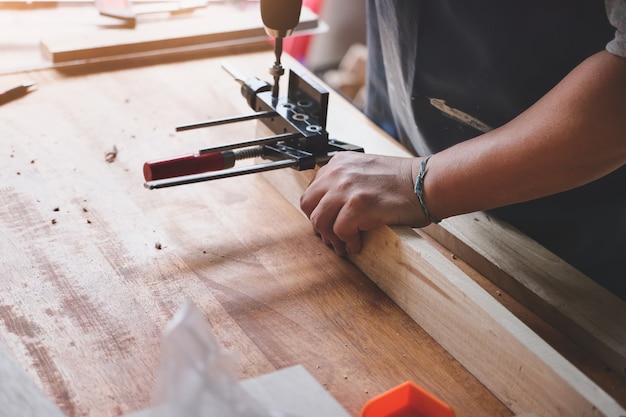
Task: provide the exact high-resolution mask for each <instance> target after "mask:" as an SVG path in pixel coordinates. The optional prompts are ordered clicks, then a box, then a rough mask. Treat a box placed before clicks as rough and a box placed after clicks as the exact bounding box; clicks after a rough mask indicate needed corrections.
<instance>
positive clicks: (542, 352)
mask: <svg viewBox="0 0 626 417" xmlns="http://www.w3.org/2000/svg"><path fill="white" fill-rule="evenodd" d="M353 261H354V262H355V263H356V264H357V265H358V266H359V268H360V269H361V270H362V271H364V272H365V273H366V274H367V275H368V276H369V277H370V278H372V280H373V281H374V282H376V284H377V285H378V286H379V287H380V288H382V289H383V291H385V292H386V293H387V294H388V295H389V296H390V297H391V298H392V299H393V300H394V301H395V302H396V303H398V305H400V306H401V307H402V308H403V309H404V310H405V311H406V312H407V313H408V314H409V315H410V316H411V317H413V319H414V320H416V321H417V322H418V323H419V324H420V325H421V326H422V327H424V328H425V329H426V331H428V333H429V334H430V335H431V336H433V337H434V338H435V339H436V340H437V341H439V342H440V343H441V344H442V346H444V347H446V349H447V350H448V351H449V352H450V353H451V354H452V355H453V356H454V357H455V358H457V359H458V360H460V361H461V362H462V363H463V364H464V366H466V367H467V368H468V369H469V370H470V372H472V374H474V375H475V376H477V377H478V378H479V379H480V380H481V381H482V382H483V383H484V384H485V385H486V386H487V387H488V388H489V389H490V390H491V391H492V392H493V393H495V394H496V395H498V397H499V398H500V399H501V400H502V401H503V402H504V403H505V404H507V405H509V407H510V408H511V409H512V410H513V411H514V412H517V413H522V412H528V411H534V412H537V413H538V414H540V415H546V416H559V415H562V416H573V415H602V416H615V417H617V416H623V415H625V413H626V410H624V409H623V408H622V407H621V406H619V404H617V403H616V402H615V400H613V399H612V398H610V397H609V396H608V395H607V394H606V393H605V392H603V391H602V390H601V389H600V388H599V387H598V386H596V385H595V384H594V383H593V382H592V381H590V380H589V379H588V378H587V377H586V376H585V375H583V374H582V373H581V372H580V371H578V370H577V369H576V368H575V367H574V366H573V365H572V364H570V363H569V362H567V361H566V360H565V359H563V357H562V356H560V355H559V354H558V353H557V352H556V351H554V349H552V348H551V347H550V346H549V345H547V344H546V343H545V342H543V341H542V340H541V339H540V338H539V337H538V336H537V335H536V334H534V333H533V332H532V331H530V330H529V329H528V328H527V327H526V326H525V325H523V324H522V323H521V322H520V321H519V320H517V319H516V318H515V317H514V316H513V315H512V314H511V313H509V312H508V311H507V310H506V309H505V308H504V307H502V306H501V305H500V304H499V303H497V302H496V301H495V300H494V299H493V297H491V296H490V295H489V294H487V293H486V292H485V291H484V290H482V288H480V287H479V286H478V285H477V284H476V283H475V282H474V281H473V280H472V279H471V278H469V277H467V275H465V274H464V273H462V271H460V270H459V269H458V268H456V266H454V264H453V263H452V262H450V260H448V259H447V258H445V257H444V256H443V255H442V254H441V253H440V252H438V251H436V250H434V249H433V248H432V246H430V245H429V244H428V243H427V242H426V241H425V240H423V239H422V238H420V237H419V236H418V235H417V234H415V233H414V232H413V231H412V230H411V229H409V228H394V229H391V228H380V229H379V230H377V231H374V232H372V233H368V234H366V241H365V245H364V248H363V252H362V253H361V254H359V255H358V256H355V257H353ZM468 347H471V348H468ZM476 352H480V355H476Z"/></svg>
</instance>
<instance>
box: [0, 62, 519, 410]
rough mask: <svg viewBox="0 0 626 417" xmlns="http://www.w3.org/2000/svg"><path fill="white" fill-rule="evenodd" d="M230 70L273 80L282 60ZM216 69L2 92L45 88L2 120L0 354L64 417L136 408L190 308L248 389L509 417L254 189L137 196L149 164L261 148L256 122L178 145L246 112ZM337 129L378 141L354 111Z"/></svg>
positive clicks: (122, 75) (182, 68)
mask: <svg viewBox="0 0 626 417" xmlns="http://www.w3.org/2000/svg"><path fill="white" fill-rule="evenodd" d="M228 60H229V61H230V62H231V64H233V65H234V66H235V67H237V68H239V69H240V71H241V72H243V73H245V74H254V75H259V76H262V77H263V74H264V73H265V71H267V63H268V62H271V60H272V54H271V52H267V53H262V54H257V55H250V56H236V57H229V58H228ZM221 62H222V58H220V59H206V60H195V61H186V62H181V63H175V64H168V65H157V66H152V67H144V68H139V69H124V70H117V71H111V72H106V73H88V74H86V75H82V76H78V75H77V76H66V75H63V74H61V73H58V72H55V71H39V72H31V73H20V74H14V75H6V76H2V77H0V82H2V83H6V84H8V85H11V84H14V83H15V82H18V81H21V80H22V79H24V78H28V79H33V80H34V81H36V82H37V85H38V89H37V91H35V92H33V93H31V94H29V95H28V96H26V97H24V98H22V99H20V100H17V101H14V102H11V103H9V104H7V105H5V106H3V107H2V109H1V110H2V121H3V122H2V124H1V125H0V138H2V139H1V141H2V148H1V149H0V162H1V163H0V199H1V202H2V210H0V236H2V239H0V271H1V273H2V280H0V343H1V344H2V345H4V346H5V347H6V350H7V352H8V354H9V355H10V356H11V357H12V358H13V359H14V360H15V362H16V363H17V364H18V365H19V367H20V368H22V369H23V370H24V371H25V372H26V373H27V374H28V375H29V377H30V378H31V379H32V380H33V381H34V383H35V384H36V386H38V387H39V388H40V389H41V390H42V391H43V392H44V393H45V394H46V396H47V397H48V398H50V399H51V400H52V401H53V402H54V403H56V404H57V406H58V407H59V408H60V409H61V410H62V411H63V412H64V413H65V414H66V415H68V416H87V415H89V416H95V417H100V416H102V417H105V416H106V417H108V416H117V415H120V414H125V413H129V412H133V411H137V410H141V409H144V408H145V407H146V406H147V405H148V400H149V396H150V393H151V389H152V386H153V383H154V381H153V378H154V375H155V372H156V368H157V362H158V358H159V338H160V335H161V332H162V330H163V328H164V326H165V325H166V323H167V322H168V321H169V320H170V319H171V316H172V315H173V313H174V312H175V311H176V310H177V308H178V306H179V305H180V303H181V302H182V300H184V299H191V300H192V301H193V302H194V303H195V304H196V305H198V306H199V307H200V308H201V309H202V311H203V312H204V313H205V315H206V318H207V320H208V321H209V324H210V327H211V329H212V330H213V332H214V334H215V336H216V338H217V339H218V340H219V341H220V343H221V345H222V347H223V348H225V349H226V350H228V351H230V352H232V353H233V354H234V355H236V356H237V358H238V363H239V366H240V369H239V373H238V376H239V377H240V379H248V378H252V377H255V376H259V375H262V374H266V373H268V372H270V371H273V370H275V369H280V368H283V367H286V366H291V365H295V364H302V365H304V366H305V367H306V368H307V369H308V370H309V371H310V372H311V373H312V375H313V376H314V377H315V378H316V379H317V380H318V381H319V382H320V383H321V384H322V385H323V386H324V387H325V388H326V389H327V390H328V391H329V392H330V394H331V395H333V397H335V398H336V399H337V400H338V401H339V402H340V404H341V405H342V406H343V407H344V408H345V409H346V410H347V411H348V412H349V413H350V414H351V415H353V416H357V415H358V414H359V411H360V408H361V407H362V405H363V404H364V403H365V402H366V400H368V399H369V398H371V397H372V396H374V395H376V394H378V393H380V392H383V391H385V390H387V389H389V388H391V387H393V386H395V385H398V384H399V383H401V382H403V381H405V380H408V379H410V380H413V381H415V382H416V383H418V384H420V385H422V386H423V387H424V388H426V389H427V390H429V391H431V392H433V393H434V394H435V395H437V396H438V397H440V398H442V399H443V400H444V401H446V402H449V403H450V404H451V405H452V406H453V407H454V408H455V409H456V410H457V414H458V416H460V417H464V416H479V415H489V416H510V415H511V414H512V413H511V411H510V410H509V409H508V407H507V406H506V405H505V404H503V403H502V402H501V401H500V400H498V399H497V398H496V397H495V396H494V395H493V394H492V393H491V392H490V391H489V390H488V389H487V388H485V386H484V385H483V384H482V383H481V382H480V381H478V380H477V379H476V378H475V377H474V376H473V375H472V374H471V373H469V372H468V371H467V370H466V369H465V368H464V367H463V366H462V365H461V364H460V363H459V362H458V361H456V360H455V359H454V358H453V357H452V356H451V355H450V354H449V353H448V352H446V351H445V350H444V349H443V348H442V347H441V346H440V345H439V344H438V343H437V342H436V341H435V340H433V338H432V337H430V336H429V335H428V333H427V332H425V331H424V330H423V329H422V328H421V327H420V326H418V325H417V324H416V323H415V321H414V320H413V319H411V317H409V316H408V315H407V314H406V313H405V312H404V311H402V310H401V309H400V308H399V307H398V306H397V305H396V304H395V303H394V302H393V301H392V300H391V299H390V298H389V297H388V296H387V295H385V294H384V293H383V292H382V291H381V290H380V289H379V288H378V287H377V286H376V285H375V284H374V283H373V282H372V281H371V280H370V279H369V278H367V276H365V274H363V273H362V272H361V271H359V270H358V269H357V268H356V267H355V266H354V265H353V264H352V263H350V262H349V261H347V260H345V259H341V258H338V257H336V256H335V255H334V254H333V253H332V252H331V251H330V250H328V248H326V247H325V246H324V245H323V244H322V243H321V242H320V241H319V240H317V239H315V238H314V237H313V235H312V233H311V230H310V225H309V223H308V221H306V219H305V218H304V217H303V216H302V215H301V214H300V212H299V211H298V210H296V209H295V208H294V207H293V206H292V205H291V204H289V203H288V202H286V200H285V199H284V198H283V197H282V196H281V195H280V194H279V193H278V192H277V191H276V189H275V188H274V187H273V186H272V185H270V184H269V183H268V182H267V181H266V180H265V179H263V178H262V177H260V176H247V177H240V178H233V179H228V180H221V181H217V182H212V183H205V184H196V185H193V186H185V187H177V188H173V189H166V190H155V191H148V190H146V189H144V188H143V178H142V165H143V163H144V162H145V161H147V160H151V159H155V158H160V157H164V156H170V155H178V154H181V153H186V152H188V151H192V150H197V149H200V148H203V147H207V146H211V145H218V144H219V145H222V144H224V143H226V142H229V141H233V142H234V141H239V140H244V139H250V138H251V137H253V136H254V135H255V133H256V132H255V131H256V125H255V123H254V122H251V123H242V124H238V125H235V126H222V127H216V128H212V129H203V130H198V131H194V132H184V133H175V131H174V127H175V126H178V125H180V124H185V123H189V122H194V121H200V120H205V119H207V118H220V117H226V116H232V115H238V114H242V113H247V112H249V109H247V105H246V104H245V101H244V99H243V98H242V97H241V96H240V95H239V85H238V84H237V83H235V82H233V81H232V80H231V78H230V76H229V75H227V74H226V73H225V72H223V71H222V70H221V68H220V64H221ZM264 78H269V75H268V76H267V77H264ZM332 102H333V99H331V103H332ZM331 105H332V104H331ZM343 117H344V121H345V123H346V124H348V125H354V126H355V128H357V129H359V130H361V131H362V132H363V134H364V135H365V136H367V135H370V136H371V137H372V138H374V137H375V136H376V134H375V133H372V132H371V131H369V128H368V127H367V125H366V124H363V125H362V126H358V125H359V124H361V123H362V119H361V118H362V116H361V115H359V114H357V113H356V112H355V111H354V110H351V111H349V112H347V113H345V114H344V115H343ZM113 149H116V157H115V159H114V160H113V161H112V162H107V159H106V156H107V154H108V153H110V152H112V151H113ZM158 248H160V249H158Z"/></svg>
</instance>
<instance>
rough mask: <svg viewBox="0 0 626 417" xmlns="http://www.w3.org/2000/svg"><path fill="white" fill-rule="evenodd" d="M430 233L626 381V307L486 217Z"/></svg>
mask: <svg viewBox="0 0 626 417" xmlns="http://www.w3.org/2000/svg"><path fill="white" fill-rule="evenodd" d="M426 232H427V233H428V234H429V235H431V236H432V237H434V238H435V239H436V240H438V241H439V242H441V243H442V244H443V245H444V246H446V247H447V248H448V249H450V251H451V252H453V253H454V254H455V255H457V256H459V257H461V258H462V259H464V260H465V261H466V262H468V263H469V264H470V265H472V266H473V267H474V268H475V269H476V270H478V271H479V272H481V273H482V274H484V275H485V276H487V277H489V278H490V279H491V280H492V281H493V282H494V283H496V284H497V285H498V286H500V287H501V288H502V289H504V290H505V291H507V292H508V293H509V294H511V295H513V296H514V297H515V298H516V299H517V300H519V301H520V302H521V303H523V304H524V305H525V306H527V307H528V308H529V309H531V310H532V311H534V312H535V313H537V314H539V315H540V316H541V317H542V318H543V319H544V320H546V321H547V322H548V323H551V324H552V325H553V326H555V327H557V328H558V329H560V330H561V331H562V332H564V333H565V334H567V335H568V336H569V337H570V338H572V339H573V340H574V341H576V342H577V343H578V344H579V345H580V346H583V347H585V348H586V349H587V350H589V352H591V353H592V354H594V355H595V356H596V357H598V358H599V359H600V360H602V361H603V362H604V363H605V364H606V365H607V366H609V367H610V368H611V369H612V370H613V371H615V372H616V373H617V374H618V375H621V376H622V377H626V326H624V323H622V322H621V321H620V320H616V319H615V318H616V317H626V303H625V302H624V301H622V300H620V299H619V298H617V297H616V296H614V295H613V294H611V293H609V292H608V291H606V290H605V289H604V288H602V287H601V286H599V285H598V284H596V283H595V282H593V281H592V280H591V279H589V278H588V277H587V276H585V275H584V274H582V273H581V272H579V271H577V270H576V269H575V268H573V267H572V266H570V265H568V264H567V263H565V262H563V261H562V260H561V259H560V258H558V257H557V256H556V255H554V254H553V253H551V252H550V251H548V250H547V249H545V248H544V247H542V246H541V245H539V244H538V243H537V242H535V241H533V240H532V239H530V238H528V237H527V236H525V235H524V234H522V233H520V232H519V231H518V230H516V229H514V228H512V227H511V226H509V225H507V224H506V223H504V222H501V221H499V220H498V219H495V218H493V217H491V216H489V215H487V214H486V213H473V214H469V215H464V216H457V217H453V218H450V219H447V220H444V221H443V222H441V223H440V225H433V226H430V227H428V228H427V229H426Z"/></svg>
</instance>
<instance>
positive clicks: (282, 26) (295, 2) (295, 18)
mask: <svg viewBox="0 0 626 417" xmlns="http://www.w3.org/2000/svg"><path fill="white" fill-rule="evenodd" d="M301 9H302V0H261V18H262V19H263V25H264V26H265V33H267V34H268V35H269V36H271V37H273V38H274V41H275V42H274V55H275V56H276V60H275V61H274V65H272V66H271V67H270V74H271V75H272V76H273V77H274V86H273V88H272V97H273V98H275V99H277V98H278V82H279V80H280V77H281V75H283V74H284V73H285V69H284V68H283V65H282V64H281V62H280V58H281V56H282V54H283V38H285V37H287V36H289V35H291V33H292V32H293V29H294V28H295V27H296V26H297V25H298V22H299V21H300V10H301Z"/></svg>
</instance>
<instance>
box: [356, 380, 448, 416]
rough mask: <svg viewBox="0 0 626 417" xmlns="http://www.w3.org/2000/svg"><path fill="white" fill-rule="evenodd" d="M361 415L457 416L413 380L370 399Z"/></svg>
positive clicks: (446, 405)
mask: <svg viewBox="0 0 626 417" xmlns="http://www.w3.org/2000/svg"><path fill="white" fill-rule="evenodd" d="M361 417H455V414H454V411H453V410H452V408H451V407H450V406H449V405H448V404H446V403H444V402H443V401H441V400H440V399H438V398H437V397H435V396H434V395H432V394H430V393H429V392H427V391H426V390H424V389H423V388H421V387H420V386H418V385H416V384H415V383H413V382H411V381H406V382H404V383H402V384H400V385H398V386H396V387H394V388H392V389H390V390H389V391H385V392H383V393H382V394H380V395H377V396H376V397H374V398H372V399H371V400H369V401H368V402H367V403H365V406H364V407H363V409H362V410H361Z"/></svg>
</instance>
